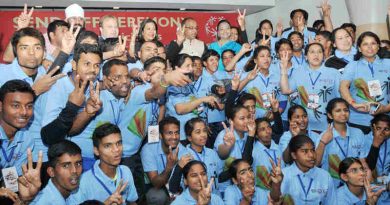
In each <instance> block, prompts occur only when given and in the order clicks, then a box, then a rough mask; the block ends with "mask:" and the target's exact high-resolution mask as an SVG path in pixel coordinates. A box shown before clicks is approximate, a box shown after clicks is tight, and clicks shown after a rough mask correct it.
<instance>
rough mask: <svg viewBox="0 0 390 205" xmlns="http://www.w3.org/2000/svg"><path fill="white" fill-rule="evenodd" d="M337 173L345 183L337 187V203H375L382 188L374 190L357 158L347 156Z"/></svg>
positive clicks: (341, 204)
mask: <svg viewBox="0 0 390 205" xmlns="http://www.w3.org/2000/svg"><path fill="white" fill-rule="evenodd" d="M339 175H340V178H341V180H343V182H344V183H345V184H344V186H342V187H340V188H338V189H337V202H338V203H337V204H340V205H349V204H377V202H378V199H379V198H380V196H381V194H382V192H383V191H385V189H384V188H382V189H379V190H374V189H375V188H374V187H372V186H371V185H370V182H369V176H367V174H366V169H365V168H364V166H363V164H362V163H361V162H360V160H359V159H357V158H353V157H348V158H345V159H344V160H343V161H341V163H340V165H339Z"/></svg>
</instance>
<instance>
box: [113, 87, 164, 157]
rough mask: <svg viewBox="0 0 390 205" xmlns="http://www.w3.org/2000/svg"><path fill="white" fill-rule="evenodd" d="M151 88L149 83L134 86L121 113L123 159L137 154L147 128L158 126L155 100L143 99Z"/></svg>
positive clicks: (120, 126)
mask: <svg viewBox="0 0 390 205" xmlns="http://www.w3.org/2000/svg"><path fill="white" fill-rule="evenodd" d="M151 88H152V84H150V83H146V84H142V85H138V86H136V87H135V88H134V89H133V90H132V91H131V95H130V100H129V101H128V102H127V104H126V105H125V108H124V110H123V112H122V113H121V117H120V121H119V128H120V130H121V132H122V139H123V157H130V156H133V155H134V154H135V153H137V152H138V149H139V148H140V146H141V142H142V140H143V139H144V137H145V136H146V135H147V130H148V126H150V125H157V124H158V122H157V120H158V116H159V110H160V109H159V106H158V103H157V100H152V101H147V100H146V98H145V93H146V91H147V90H149V89H151Z"/></svg>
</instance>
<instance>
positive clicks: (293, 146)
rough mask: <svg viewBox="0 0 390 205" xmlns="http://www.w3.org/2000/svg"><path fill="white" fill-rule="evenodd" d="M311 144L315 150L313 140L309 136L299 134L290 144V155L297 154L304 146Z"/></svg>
mask: <svg viewBox="0 0 390 205" xmlns="http://www.w3.org/2000/svg"><path fill="white" fill-rule="evenodd" d="M307 143H309V144H311V145H313V148H315V145H314V142H313V140H311V139H310V137H308V136H307V135H304V134H299V135H297V136H295V137H293V138H291V140H290V143H288V148H289V150H290V154H291V153H293V152H297V151H298V149H300V148H301V147H302V146H303V145H304V144H307Z"/></svg>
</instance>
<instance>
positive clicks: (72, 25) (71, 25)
mask: <svg viewBox="0 0 390 205" xmlns="http://www.w3.org/2000/svg"><path fill="white" fill-rule="evenodd" d="M73 29H74V23H71V24H70V27H69V30H68V32H71V33H72V32H73Z"/></svg>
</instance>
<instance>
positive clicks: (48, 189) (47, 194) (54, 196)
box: [30, 179, 69, 205]
mask: <svg viewBox="0 0 390 205" xmlns="http://www.w3.org/2000/svg"><path fill="white" fill-rule="evenodd" d="M53 202H55V203H56V204H57V205H67V204H69V203H67V202H66V200H65V199H64V197H63V196H62V194H61V193H60V191H58V189H57V187H56V186H55V185H54V184H53V182H52V180H51V179H50V180H49V182H48V184H47V185H46V186H45V188H44V189H42V190H41V191H40V192H39V193H38V195H37V196H36V197H35V198H34V201H32V202H31V203H30V204H31V205H35V204H36V205H52V204H53Z"/></svg>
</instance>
